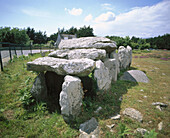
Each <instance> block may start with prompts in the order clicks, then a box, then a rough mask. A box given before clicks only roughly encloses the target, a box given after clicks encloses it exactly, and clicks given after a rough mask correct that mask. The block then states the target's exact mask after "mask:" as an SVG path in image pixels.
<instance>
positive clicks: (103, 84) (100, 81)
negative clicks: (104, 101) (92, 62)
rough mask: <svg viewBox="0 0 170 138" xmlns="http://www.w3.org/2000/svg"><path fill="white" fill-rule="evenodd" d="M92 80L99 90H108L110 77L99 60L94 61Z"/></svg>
mask: <svg viewBox="0 0 170 138" xmlns="http://www.w3.org/2000/svg"><path fill="white" fill-rule="evenodd" d="M94 78H95V79H96V81H97V86H98V89H99V90H109V89H110V87H111V80H112V77H111V76H110V72H109V69H108V68H107V67H105V65H104V63H103V62H102V61H101V60H98V61H96V69H95V71H94Z"/></svg>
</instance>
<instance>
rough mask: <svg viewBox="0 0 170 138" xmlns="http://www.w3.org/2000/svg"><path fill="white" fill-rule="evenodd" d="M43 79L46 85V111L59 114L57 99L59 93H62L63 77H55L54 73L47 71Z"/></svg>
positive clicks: (59, 108)
mask: <svg viewBox="0 0 170 138" xmlns="http://www.w3.org/2000/svg"><path fill="white" fill-rule="evenodd" d="M45 79H46V85H47V100H46V103H47V109H48V111H49V112H50V113H52V112H57V113H59V114H61V107H60V104H59V98H60V92H61V91H62V84H63V82H64V76H62V75H57V74H56V73H55V72H50V71H47V72H46V73H45Z"/></svg>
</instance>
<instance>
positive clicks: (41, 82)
mask: <svg viewBox="0 0 170 138" xmlns="http://www.w3.org/2000/svg"><path fill="white" fill-rule="evenodd" d="M31 93H32V96H33V97H34V98H35V99H36V100H37V101H42V100H46V99H47V86H46V81H45V76H44V73H43V72H41V73H40V74H39V75H38V76H37V77H36V78H35V81H34V84H33V86H32V89H31Z"/></svg>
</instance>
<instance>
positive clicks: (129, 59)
mask: <svg viewBox="0 0 170 138" xmlns="http://www.w3.org/2000/svg"><path fill="white" fill-rule="evenodd" d="M126 51H127V59H128V63H127V64H128V67H130V65H131V63H132V48H131V47H130V46H127V48H126Z"/></svg>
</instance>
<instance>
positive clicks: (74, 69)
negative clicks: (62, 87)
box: [27, 57, 95, 76]
mask: <svg viewBox="0 0 170 138" xmlns="http://www.w3.org/2000/svg"><path fill="white" fill-rule="evenodd" d="M94 68H95V61H93V60H91V59H87V58H83V59H72V60H67V59H60V58H53V57H42V58H38V59H35V60H34V61H32V62H28V63H27V70H32V71H53V72H56V73H57V74H59V75H68V74H69V75H77V76H87V75H88V74H89V73H91V72H92V71H93V69H94Z"/></svg>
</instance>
